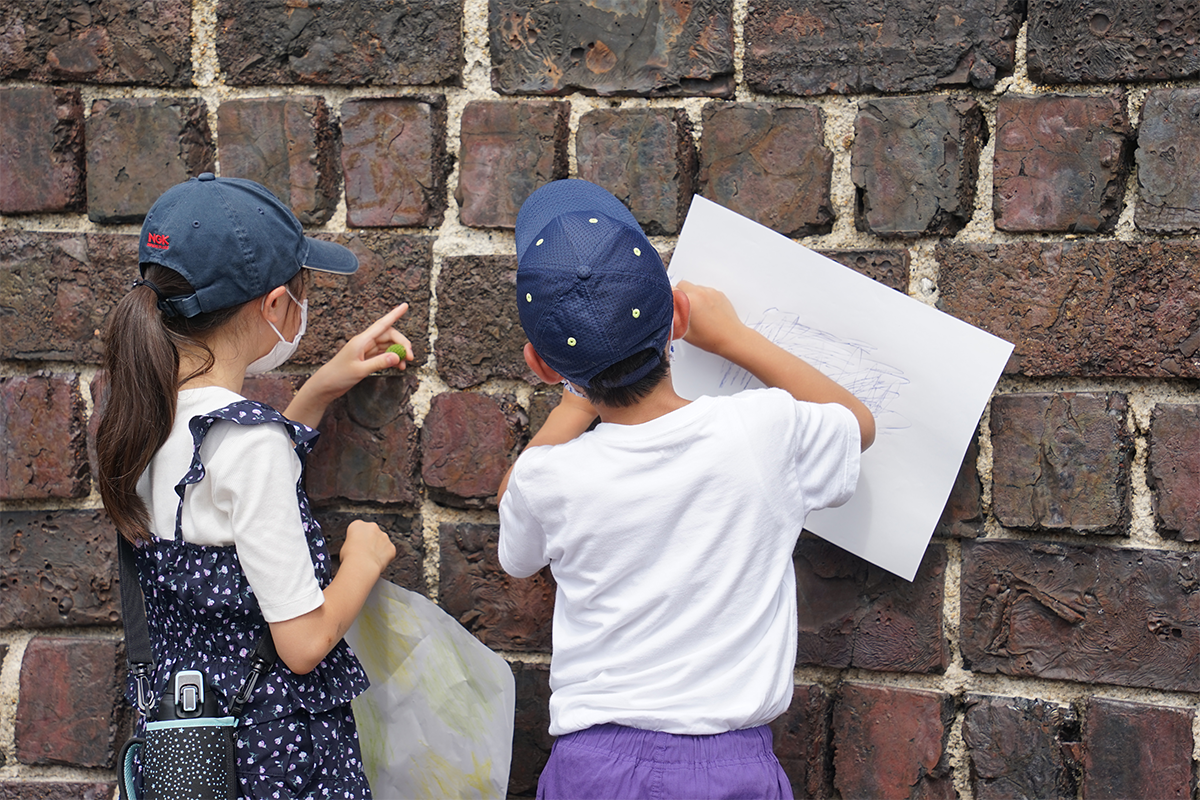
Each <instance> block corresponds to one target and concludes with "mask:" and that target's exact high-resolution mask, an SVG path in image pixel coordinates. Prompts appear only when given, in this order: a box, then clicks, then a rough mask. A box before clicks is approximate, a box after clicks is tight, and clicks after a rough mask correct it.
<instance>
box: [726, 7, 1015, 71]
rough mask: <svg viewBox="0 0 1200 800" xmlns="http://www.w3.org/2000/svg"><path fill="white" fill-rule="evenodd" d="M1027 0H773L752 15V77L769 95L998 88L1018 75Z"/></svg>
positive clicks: (749, 34) (748, 59) (747, 57)
mask: <svg viewBox="0 0 1200 800" xmlns="http://www.w3.org/2000/svg"><path fill="white" fill-rule="evenodd" d="M1023 10H1024V3H1021V2H1017V0H1000V2H994V1H992V0H987V1H985V0H964V2H956V3H951V2H947V1H946V0H902V2H890V3H887V4H878V3H839V2H835V0H765V1H760V2H757V3H755V5H754V7H753V8H752V9H751V13H750V14H749V15H748V16H747V18H746V23H745V39H746V55H745V62H746V63H745V70H746V82H747V83H749V84H750V87H751V88H752V89H754V90H756V91H760V92H766V93H768V94H794V95H818V94H825V93H827V92H834V93H838V94H859V93H862V92H873V91H880V92H920V91H927V90H930V89H934V88H936V87H939V86H968V85H970V86H975V87H978V88H981V89H990V88H991V87H992V86H995V84H996V80H997V79H998V78H1002V77H1005V76H1008V75H1011V74H1012V71H1013V65H1014V62H1015V50H1016V41H1017V32H1018V31H1019V30H1020V27H1021V21H1022V20H1021V17H1022V11H1023Z"/></svg>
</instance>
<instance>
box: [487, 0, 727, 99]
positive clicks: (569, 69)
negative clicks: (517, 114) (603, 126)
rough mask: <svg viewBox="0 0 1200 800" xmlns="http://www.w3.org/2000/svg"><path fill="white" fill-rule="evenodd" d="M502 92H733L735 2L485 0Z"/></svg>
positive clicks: (494, 69)
mask: <svg viewBox="0 0 1200 800" xmlns="http://www.w3.org/2000/svg"><path fill="white" fill-rule="evenodd" d="M488 31H489V37H488V40H489V45H490V50H491V62H492V88H493V89H494V90H495V91H497V92H499V93H501V94H569V93H571V92H572V91H576V90H578V91H581V92H586V93H588V94H598V95H645V96H650V97H658V96H664V95H676V96H678V95H703V96H711V97H731V96H732V95H733V89H734V74H733V3H731V2H729V0H698V1H697V2H694V3H691V4H689V5H682V4H676V5H671V6H662V7H660V6H656V5H653V4H645V5H640V6H639V5H624V6H610V5H603V4H596V3H588V2H584V1H583V0H568V1H567V2H562V3H539V2H531V0H490V2H489V3H488Z"/></svg>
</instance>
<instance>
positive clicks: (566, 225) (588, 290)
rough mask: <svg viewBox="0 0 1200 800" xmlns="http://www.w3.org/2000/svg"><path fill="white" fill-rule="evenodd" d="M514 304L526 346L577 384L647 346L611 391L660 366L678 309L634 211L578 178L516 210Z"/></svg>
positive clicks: (552, 185)
mask: <svg viewBox="0 0 1200 800" xmlns="http://www.w3.org/2000/svg"><path fill="white" fill-rule="evenodd" d="M516 240H517V307H518V309H519V312H520V316H521V326H522V327H523V328H524V329H525V335H526V336H527V337H528V338H529V341H530V342H531V343H532V344H533V349H534V350H536V351H537V353H538V355H539V356H541V357H542V360H544V361H545V362H546V363H547V364H549V365H550V367H551V368H552V369H553V370H554V371H555V372H557V373H559V374H560V375H562V376H563V377H564V378H566V379H567V380H569V381H570V382H571V383H574V384H576V385H578V386H583V387H587V386H589V385H590V382H591V380H592V378H594V377H595V376H596V375H597V374H599V373H600V372H603V371H604V370H606V369H608V368H609V367H611V366H612V365H614V364H616V363H618V362H619V361H622V360H624V359H626V358H629V357H630V356H632V355H636V354H637V353H639V352H641V351H642V350H646V349H652V350H654V351H655V352H656V353H659V354H660V357H659V358H655V359H650V360H649V361H648V362H647V363H646V364H645V365H644V366H642V367H641V368H640V369H638V370H635V371H634V372H632V373H630V374H629V375H627V376H625V378H624V379H623V380H622V381H621V382H620V383H619V384H618V385H620V386H627V385H629V384H631V383H633V382H634V381H637V380H638V379H640V378H641V377H643V376H644V375H645V374H646V373H648V372H650V370H652V369H653V368H654V367H655V366H657V365H658V363H659V361H660V360H661V358H662V355H661V354H663V353H665V351H666V348H667V343H668V341H669V339H670V336H671V320H672V318H673V315H674V309H675V302H674V298H673V296H672V292H671V282H670V281H669V280H668V279H667V271H666V269H665V268H664V267H663V263H662V259H661V258H659V255H658V251H657V250H655V249H654V246H653V245H651V244H650V240H649V239H647V238H646V235H645V234H644V233H643V232H642V228H641V226H640V225H638V223H637V220H635V219H634V217H633V214H631V213H630V211H629V209H628V208H626V207H625V205H624V204H623V203H621V201H620V200H618V199H617V198H616V197H614V196H613V195H612V194H610V193H609V192H608V191H606V190H605V189H603V188H601V187H599V186H597V185H596V184H594V183H591V182H589V181H584V180H577V179H570V180H561V181H554V182H552V183H548V184H546V185H544V186H542V187H541V188H540V189H538V190H537V191H536V192H534V193H533V194H532V195H530V196H529V199H528V200H526V201H525V202H524V204H522V206H521V210H520V212H518V213H517V224H516Z"/></svg>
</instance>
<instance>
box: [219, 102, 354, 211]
mask: <svg viewBox="0 0 1200 800" xmlns="http://www.w3.org/2000/svg"><path fill="white" fill-rule="evenodd" d="M217 136H218V137H219V139H220V142H221V175H222V176H223V177H226V178H248V179H249V180H252V181H257V182H258V183H261V184H262V185H263V186H266V187H267V188H268V189H269V190H270V191H271V193H272V194H274V195H275V196H276V197H278V198H279V199H280V200H281V201H282V202H283V203H284V204H285V205H287V206H288V207H289V208H291V209H292V213H293V214H295V215H296V218H297V219H299V220H300V222H302V223H303V224H305V225H320V224H321V223H323V222H326V221H328V219H329V218H330V217H331V216H333V212H334V209H335V208H336V207H337V202H338V197H339V194H340V191H341V184H342V172H341V160H340V158H339V141H340V140H339V138H338V131H337V125H336V122H335V121H334V120H333V119H332V118H331V117H330V112H329V106H328V105H326V104H325V98H323V97H320V96H319V95H294V96H288V97H259V98H254V99H247V100H226V101H225V102H223V103H221V105H220V107H219V108H218V109H217Z"/></svg>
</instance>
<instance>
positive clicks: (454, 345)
mask: <svg viewBox="0 0 1200 800" xmlns="http://www.w3.org/2000/svg"><path fill="white" fill-rule="evenodd" d="M516 285H517V259H516V257H515V256H455V257H448V258H446V259H445V260H444V261H443V262H442V269H441V272H440V273H439V275H438V290H437V295H438V312H437V313H438V338H437V343H436V344H435V345H434V349H435V350H436V352H437V365H438V374H439V375H440V376H441V377H442V380H444V381H445V382H446V383H447V384H448V385H449V386H451V387H453V388H455V389H465V388H467V387H468V386H475V385H476V384H480V383H483V382H484V381H486V380H488V379H489V378H508V379H514V380H523V381H526V382H528V383H530V384H537V383H540V382H541V381H540V379H539V378H538V377H537V376H536V375H534V374H533V371H532V370H531V369H529V366H528V365H526V363H525V358H524V356H523V355H522V353H523V351H524V347H525V343H526V342H527V341H528V340H527V339H526V338H525V332H524V330H522V328H521V319H520V317H519V316H518V314H517V304H516V302H515V298H516V296H517V295H516V292H517V290H516Z"/></svg>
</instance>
